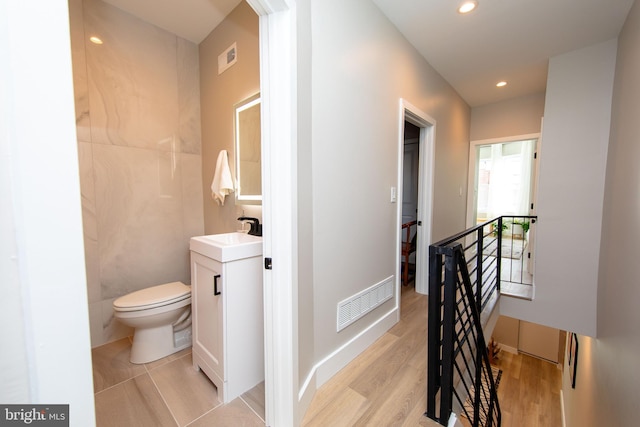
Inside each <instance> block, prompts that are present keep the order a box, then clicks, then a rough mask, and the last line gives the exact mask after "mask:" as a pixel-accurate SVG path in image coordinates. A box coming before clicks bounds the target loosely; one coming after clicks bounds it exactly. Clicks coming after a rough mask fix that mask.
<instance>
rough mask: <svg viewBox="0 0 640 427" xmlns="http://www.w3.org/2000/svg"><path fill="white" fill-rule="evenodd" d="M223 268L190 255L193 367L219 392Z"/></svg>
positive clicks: (222, 325)
mask: <svg viewBox="0 0 640 427" xmlns="http://www.w3.org/2000/svg"><path fill="white" fill-rule="evenodd" d="M223 272H224V268H223V264H222V263H219V262H218V261H215V260H212V259H210V258H206V257H204V256H202V255H200V254H198V253H194V252H192V253H191V281H192V285H193V286H192V292H193V298H192V300H191V303H192V309H193V364H194V367H196V368H200V369H202V370H203V371H204V372H205V373H206V374H207V376H208V377H209V378H210V379H211V380H212V381H213V382H214V384H216V386H217V387H218V389H221V388H222V386H223V382H224V380H225V375H224V368H225V366H224V360H225V357H224V306H225V304H224V298H225V277H224V275H223Z"/></svg>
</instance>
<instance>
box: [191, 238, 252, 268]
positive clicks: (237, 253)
mask: <svg viewBox="0 0 640 427" xmlns="http://www.w3.org/2000/svg"><path fill="white" fill-rule="evenodd" d="M189 249H191V250H192V251H194V252H197V253H199V254H202V255H204V256H206V257H208V258H212V259H215V260H216V261H220V262H227V261H235V260H238V259H243V258H251V257H254V256H261V255H262V237H259V236H252V235H250V234H246V233H238V232H233V233H223V234H211V235H209V236H198V237H192V238H191V240H190V242H189Z"/></svg>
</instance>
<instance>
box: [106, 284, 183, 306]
mask: <svg viewBox="0 0 640 427" xmlns="http://www.w3.org/2000/svg"><path fill="white" fill-rule="evenodd" d="M190 297H191V287H190V286H187V285H185V284H184V283H182V282H171V283H165V284H164V285H158V286H152V287H150V288H146V289H141V290H139V291H135V292H132V293H130V294H127V295H124V296H122V297H120V298H118V299H116V300H115V301H114V302H113V308H114V310H115V311H139V310H150V309H152V308H157V307H162V306H165V305H170V304H173V303H176V302H180V301H184V300H186V299H187V298H190Z"/></svg>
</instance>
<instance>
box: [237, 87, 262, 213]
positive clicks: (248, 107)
mask: <svg viewBox="0 0 640 427" xmlns="http://www.w3.org/2000/svg"><path fill="white" fill-rule="evenodd" d="M235 108H236V114H235V137H236V147H235V148H236V199H237V200H239V201H242V202H243V203H247V204H259V203H260V202H261V201H262V151H261V144H260V138H261V133H260V94H259V93H258V94H255V95H253V96H252V97H250V98H247V99H245V100H244V101H242V102H240V103H239V104H237V105H236V107H235Z"/></svg>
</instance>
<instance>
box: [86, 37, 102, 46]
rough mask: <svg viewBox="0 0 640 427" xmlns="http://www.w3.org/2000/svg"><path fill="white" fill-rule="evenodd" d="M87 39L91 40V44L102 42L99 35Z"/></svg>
mask: <svg viewBox="0 0 640 427" xmlns="http://www.w3.org/2000/svg"><path fill="white" fill-rule="evenodd" d="M89 41H91V43H93V44H102V39H101V38H100V37H97V36H91V37H89Z"/></svg>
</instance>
